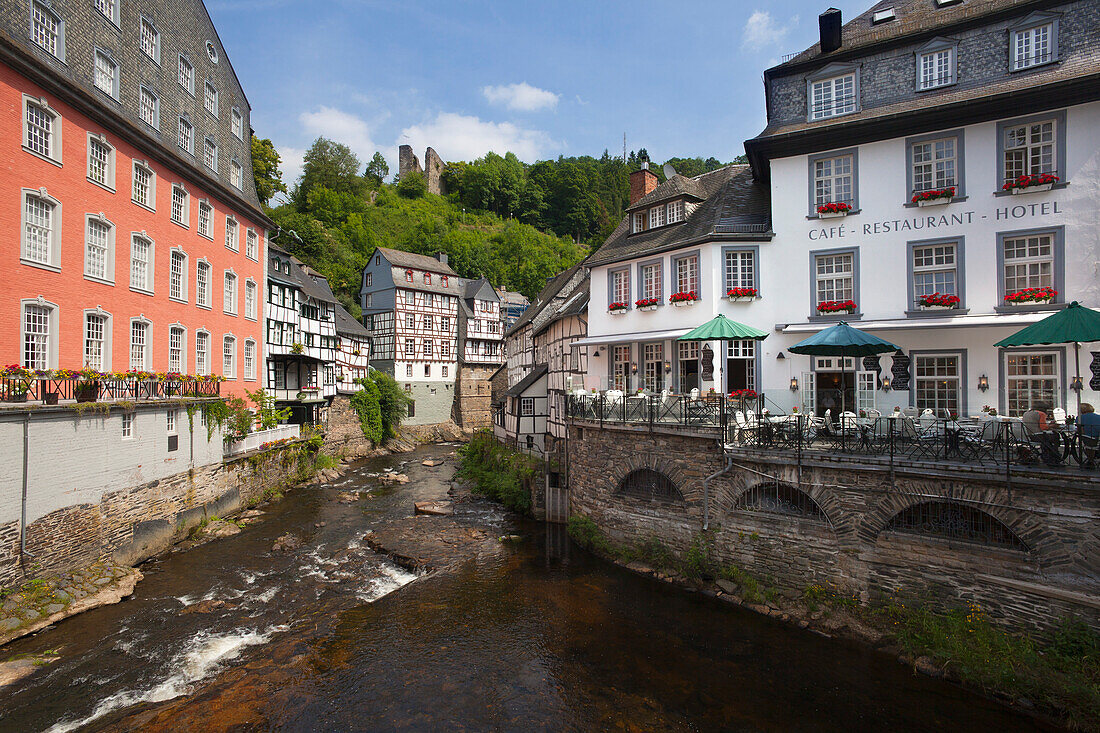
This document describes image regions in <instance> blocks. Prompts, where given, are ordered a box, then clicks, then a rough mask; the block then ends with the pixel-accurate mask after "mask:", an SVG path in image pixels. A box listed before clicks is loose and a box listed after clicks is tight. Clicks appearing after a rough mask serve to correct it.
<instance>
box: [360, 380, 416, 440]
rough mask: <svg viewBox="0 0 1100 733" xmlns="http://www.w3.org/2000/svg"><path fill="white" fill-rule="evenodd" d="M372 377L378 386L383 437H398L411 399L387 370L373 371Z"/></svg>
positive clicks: (385, 438)
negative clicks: (398, 430) (398, 431)
mask: <svg viewBox="0 0 1100 733" xmlns="http://www.w3.org/2000/svg"><path fill="white" fill-rule="evenodd" d="M370 377H371V379H372V380H374V385H375V386H376V387H377V388H378V406H379V409H380V410H381V413H382V437H383V439H384V440H389V439H390V438H395V437H397V429H398V428H399V427H401V421H402V420H404V419H405V417H406V415H408V411H409V403H410V402H411V401H412V400H410V399H409V397H408V395H406V394H405V391H404V390H403V389H401V387H400V386H399V385H398V384H397V382H396V381H395V380H394V378H393V377H391V376H390V375H389V374H386V373H385V372H378V371H374V372H371V374H370Z"/></svg>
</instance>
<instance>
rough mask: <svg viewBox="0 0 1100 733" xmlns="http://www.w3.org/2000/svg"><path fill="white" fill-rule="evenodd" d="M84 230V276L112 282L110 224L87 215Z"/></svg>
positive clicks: (111, 234)
mask: <svg viewBox="0 0 1100 733" xmlns="http://www.w3.org/2000/svg"><path fill="white" fill-rule="evenodd" d="M86 219H87V221H86V224H85V229H84V274H85V275H87V276H88V277H94V278H96V279H97V280H113V279H114V271H113V270H114V268H113V267H112V266H111V260H112V256H113V251H114V239H115V238H114V232H113V227H112V226H111V223H110V222H109V221H107V220H106V219H100V218H99V217H98V216H92V215H89V216H88V217H86Z"/></svg>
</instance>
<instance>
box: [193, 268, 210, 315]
mask: <svg viewBox="0 0 1100 733" xmlns="http://www.w3.org/2000/svg"><path fill="white" fill-rule="evenodd" d="M195 305H198V306H202V307H204V308H209V307H210V264H209V263H208V262H203V261H202V260H200V261H199V263H198V264H197V265H196V266H195Z"/></svg>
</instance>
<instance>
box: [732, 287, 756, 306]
mask: <svg viewBox="0 0 1100 733" xmlns="http://www.w3.org/2000/svg"><path fill="white" fill-rule="evenodd" d="M759 297H760V293H759V291H757V289H756V288H730V289H729V290H727V291H726V299H727V300H729V302H731V303H748V302H750V301H753V300H756V299H757V298H759Z"/></svg>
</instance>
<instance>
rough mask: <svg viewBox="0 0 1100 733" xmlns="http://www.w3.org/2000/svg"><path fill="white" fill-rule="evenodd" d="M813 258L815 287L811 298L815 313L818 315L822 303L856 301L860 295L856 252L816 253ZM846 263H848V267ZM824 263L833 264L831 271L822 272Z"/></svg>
mask: <svg viewBox="0 0 1100 733" xmlns="http://www.w3.org/2000/svg"><path fill="white" fill-rule="evenodd" d="M812 257H813V264H814V269H813V283H814V287H813V292H812V293H811V296H810V297H811V298H812V300H813V306H814V307H813V312H814V313H815V314H816V313H817V306H818V305H820V304H821V303H825V302H829V301H837V300H840V301H843V300H853V301H854V300H856V295H857V293H858V290H857V288H856V284H857V282H856V281H857V278H858V276H859V265H858V263H857V261H856V253H855V252H854V251H852V250H844V251H840V252H816V253H813V254H812ZM845 258H846V259H845ZM845 262H846V263H847V265H846V266H845ZM823 263H831V269H827V271H825V272H822V264H823ZM844 280H847V281H848V284H847V286H845V285H844V284H843V281H844ZM823 291H824V292H823ZM830 293H831V295H830ZM857 305H858V303H857Z"/></svg>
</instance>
